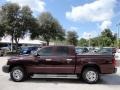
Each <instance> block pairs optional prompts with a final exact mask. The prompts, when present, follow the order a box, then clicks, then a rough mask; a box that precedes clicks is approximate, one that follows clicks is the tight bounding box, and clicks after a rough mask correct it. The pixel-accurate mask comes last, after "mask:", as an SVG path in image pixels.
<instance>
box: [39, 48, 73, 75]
mask: <svg viewBox="0 0 120 90" xmlns="http://www.w3.org/2000/svg"><path fill="white" fill-rule="evenodd" d="M38 54H39V56H38V57H39V58H38V59H39V67H38V68H39V69H38V72H39V73H54V74H57V73H74V70H75V55H74V54H73V55H72V54H70V49H69V47H67V46H66V47H65V46H55V47H53V46H51V47H46V48H42V49H41V50H40V52H38Z"/></svg>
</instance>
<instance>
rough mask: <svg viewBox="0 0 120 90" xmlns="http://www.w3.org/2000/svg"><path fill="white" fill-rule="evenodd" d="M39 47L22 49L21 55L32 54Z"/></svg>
mask: <svg viewBox="0 0 120 90" xmlns="http://www.w3.org/2000/svg"><path fill="white" fill-rule="evenodd" d="M37 48H38V47H35V46H25V47H21V49H20V54H31V52H33V51H36V50H37Z"/></svg>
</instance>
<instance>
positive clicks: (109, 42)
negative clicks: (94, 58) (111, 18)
mask: <svg viewBox="0 0 120 90" xmlns="http://www.w3.org/2000/svg"><path fill="white" fill-rule="evenodd" d="M115 40H116V35H113V34H112V32H111V30H110V29H105V30H104V31H103V32H101V36H100V44H101V45H102V46H114V44H115Z"/></svg>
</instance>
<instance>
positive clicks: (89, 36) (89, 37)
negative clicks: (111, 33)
mask: <svg viewBox="0 0 120 90" xmlns="http://www.w3.org/2000/svg"><path fill="white" fill-rule="evenodd" d="M90 37H91V35H90V34H89V47H90V46H91V42H90Z"/></svg>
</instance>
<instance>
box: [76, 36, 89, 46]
mask: <svg viewBox="0 0 120 90" xmlns="http://www.w3.org/2000/svg"><path fill="white" fill-rule="evenodd" d="M78 44H79V46H81V47H84V46H88V41H87V40H86V39H84V38H81V39H80V40H79V41H78Z"/></svg>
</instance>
